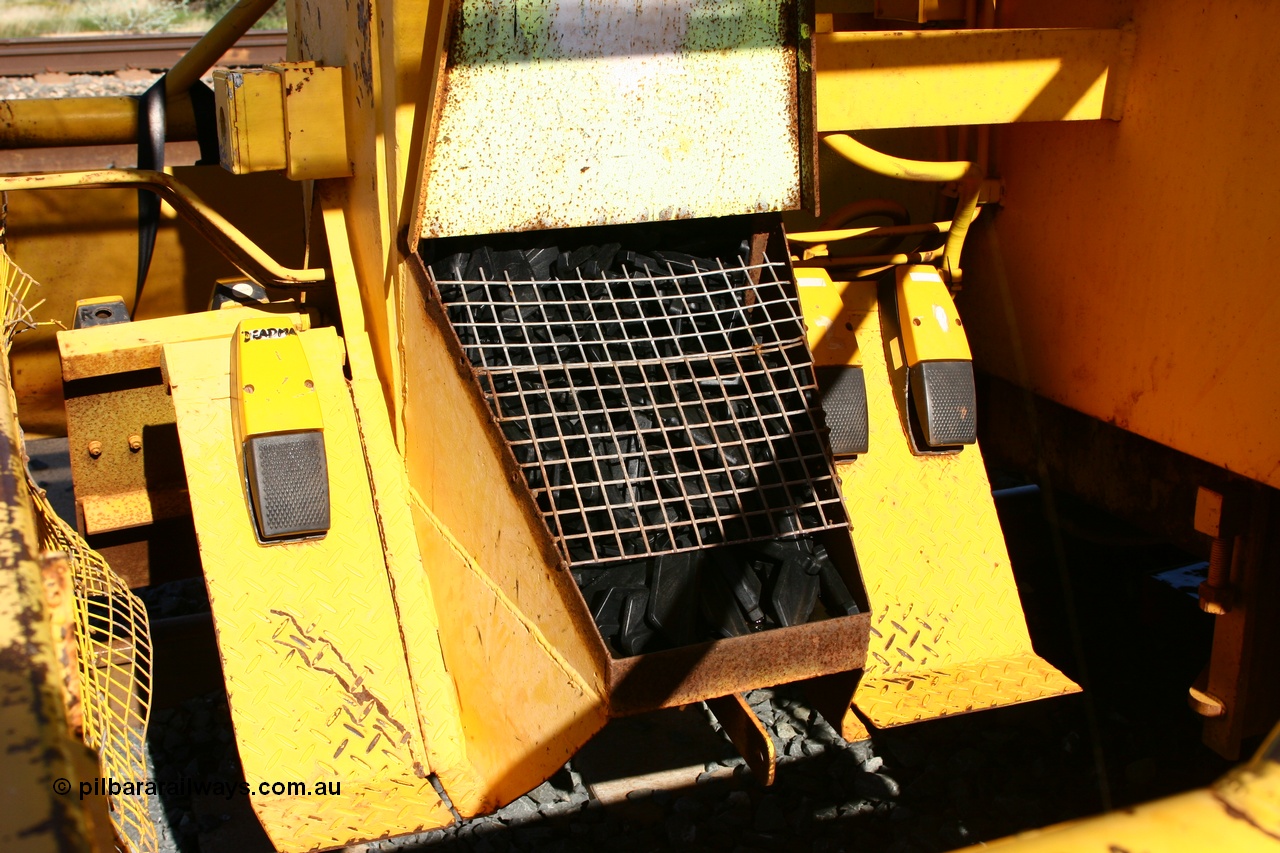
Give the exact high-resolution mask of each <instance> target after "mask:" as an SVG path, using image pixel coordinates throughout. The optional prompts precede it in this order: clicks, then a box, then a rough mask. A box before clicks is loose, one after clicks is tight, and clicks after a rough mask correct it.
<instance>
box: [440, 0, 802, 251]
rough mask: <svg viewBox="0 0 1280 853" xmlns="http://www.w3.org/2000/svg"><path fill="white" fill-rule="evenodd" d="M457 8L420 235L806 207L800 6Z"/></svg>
mask: <svg viewBox="0 0 1280 853" xmlns="http://www.w3.org/2000/svg"><path fill="white" fill-rule="evenodd" d="M789 9H790V10H791V14H790V15H788V13H787V10H789ZM457 14H458V22H459V23H458V25H457V29H456V31H455V34H454V38H453V41H452V43H451V44H450V46H449V66H448V71H447V75H448V78H447V86H446V88H445V91H446V94H445V96H444V98H443V103H442V104H441V106H440V112H439V114H438V117H437V119H436V122H435V128H434V129H433V136H432V143H431V145H430V148H429V150H428V152H427V164H428V167H429V168H428V169H427V175H426V185H425V187H424V189H423V192H424V193H425V201H424V218H423V223H422V232H421V234H422V236H423V237H437V236H450V235H457V234H490V233H496V232H504V231H528V230H534V229H541V228H561V227H576V226H585V225H611V224H618V223H626V222H644V221H652V220H661V219H687V218H693V217H709V216H728V215H735V214H746V213H758V212H762V211H768V210H790V209H795V208H798V207H799V206H800V183H801V178H800V155H799V152H800V143H799V119H798V116H799V110H800V106H799V104H798V100H799V99H798V95H797V84H796V76H797V73H798V72H797V69H798V64H797V57H796V53H797V49H796V44H797V40H798V39H797V35H796V29H797V27H798V21H797V20H795V17H796V16H795V13H794V7H793V6H791V5H790V4H784V3H781V2H779V0H739V2H736V3H733V4H724V3H719V2H716V1H715V0H637V2H634V3H595V2H584V0H501V2H490V0H463V2H462V3H461V5H460V9H459V11H458V13H457ZM748 117H749V118H748ZM480 164H483V165H482V166H481V165H480Z"/></svg>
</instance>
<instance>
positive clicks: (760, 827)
mask: <svg viewBox="0 0 1280 853" xmlns="http://www.w3.org/2000/svg"><path fill="white" fill-rule="evenodd" d="M752 826H754V827H755V830H756V832H782V831H783V830H784V829H786V828H787V818H786V816H785V815H784V814H783V813H782V807H781V806H779V805H778V798H777V797H775V796H772V795H765V796H763V797H761V798H760V801H759V802H758V803H756V816H755V820H754V821H752Z"/></svg>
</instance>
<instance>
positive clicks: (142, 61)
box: [0, 30, 288, 77]
mask: <svg viewBox="0 0 1280 853" xmlns="http://www.w3.org/2000/svg"><path fill="white" fill-rule="evenodd" d="M201 35H202V34H201V33H167V34H160V35H106V36H103V35H84V36H47V37H42V38H23V39H0V77H29V76H32V75H35V74H43V73H46V72H62V73H66V74H83V73H109V72H114V71H124V70H126V69H131V68H133V69H145V70H149V71H163V70H165V69H167V68H171V67H172V66H173V64H174V63H175V62H177V61H178V60H179V59H181V58H182V56H183V54H185V53H186V52H187V51H188V50H190V49H191V47H192V46H193V45H194V44H195V43H196V42H197V41H198V40H199V39H200V36H201ZM287 43H288V34H287V33H286V32H285V31H284V30H258V31H255V32H249V33H245V34H244V35H243V36H241V38H240V40H239V41H238V42H236V45H235V47H233V48H232V49H231V50H229V51H227V52H226V53H225V54H223V56H222V59H220V60H219V61H218V64H219V65H232V66H234V65H264V64H266V63H269V62H280V61H283V60H284V58H285V46H286V44H287Z"/></svg>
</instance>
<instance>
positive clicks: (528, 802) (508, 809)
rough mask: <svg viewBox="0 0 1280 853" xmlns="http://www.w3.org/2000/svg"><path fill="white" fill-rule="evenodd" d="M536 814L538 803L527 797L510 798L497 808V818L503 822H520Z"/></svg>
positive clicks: (530, 818)
mask: <svg viewBox="0 0 1280 853" xmlns="http://www.w3.org/2000/svg"><path fill="white" fill-rule="evenodd" d="M537 816H538V804H537V803H535V802H534V801H533V800H532V799H530V798H529V797H520V798H519V799H516V800H512V801H511V802H510V803H508V804H507V805H506V806H503V807H502V808H501V809H499V810H498V818H499V819H500V820H501V821H503V822H504V823H522V822H524V821H527V820H532V819H533V818H535V817H537Z"/></svg>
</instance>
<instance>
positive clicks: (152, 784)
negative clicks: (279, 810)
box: [53, 776, 342, 800]
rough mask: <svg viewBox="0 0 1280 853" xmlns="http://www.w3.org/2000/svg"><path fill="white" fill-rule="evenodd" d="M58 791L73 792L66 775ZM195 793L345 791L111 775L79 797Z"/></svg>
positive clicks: (86, 784) (84, 786)
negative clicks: (126, 778)
mask: <svg viewBox="0 0 1280 853" xmlns="http://www.w3.org/2000/svg"><path fill="white" fill-rule="evenodd" d="M53 790H54V792H55V793H58V794H62V795H64V796H65V795H67V794H70V793H71V783H70V782H69V781H68V780H66V779H56V780H54V783H53ZM192 794H201V795H205V796H215V797H226V798H227V799H228V800H229V799H231V798H232V797H236V796H241V797H249V796H275V797H336V796H339V795H341V794H342V783H341V782H313V783H306V782H258V783H256V784H253V785H251V784H249V783H248V782H244V781H239V782H228V781H225V780H221V779H187V778H182V779H176V780H171V781H168V782H159V781H156V780H155V779H128V780H125V781H123V782H121V781H119V780H117V779H115V778H112V777H110V776H108V777H107V778H105V779H104V778H101V777H99V778H97V779H93V780H88V781H83V782H80V783H79V795H80V799H82V800H83V799H84V798H85V797H89V796H98V797H102V796H111V797H142V796H157V795H162V796H172V797H186V796H191V795H192Z"/></svg>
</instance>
